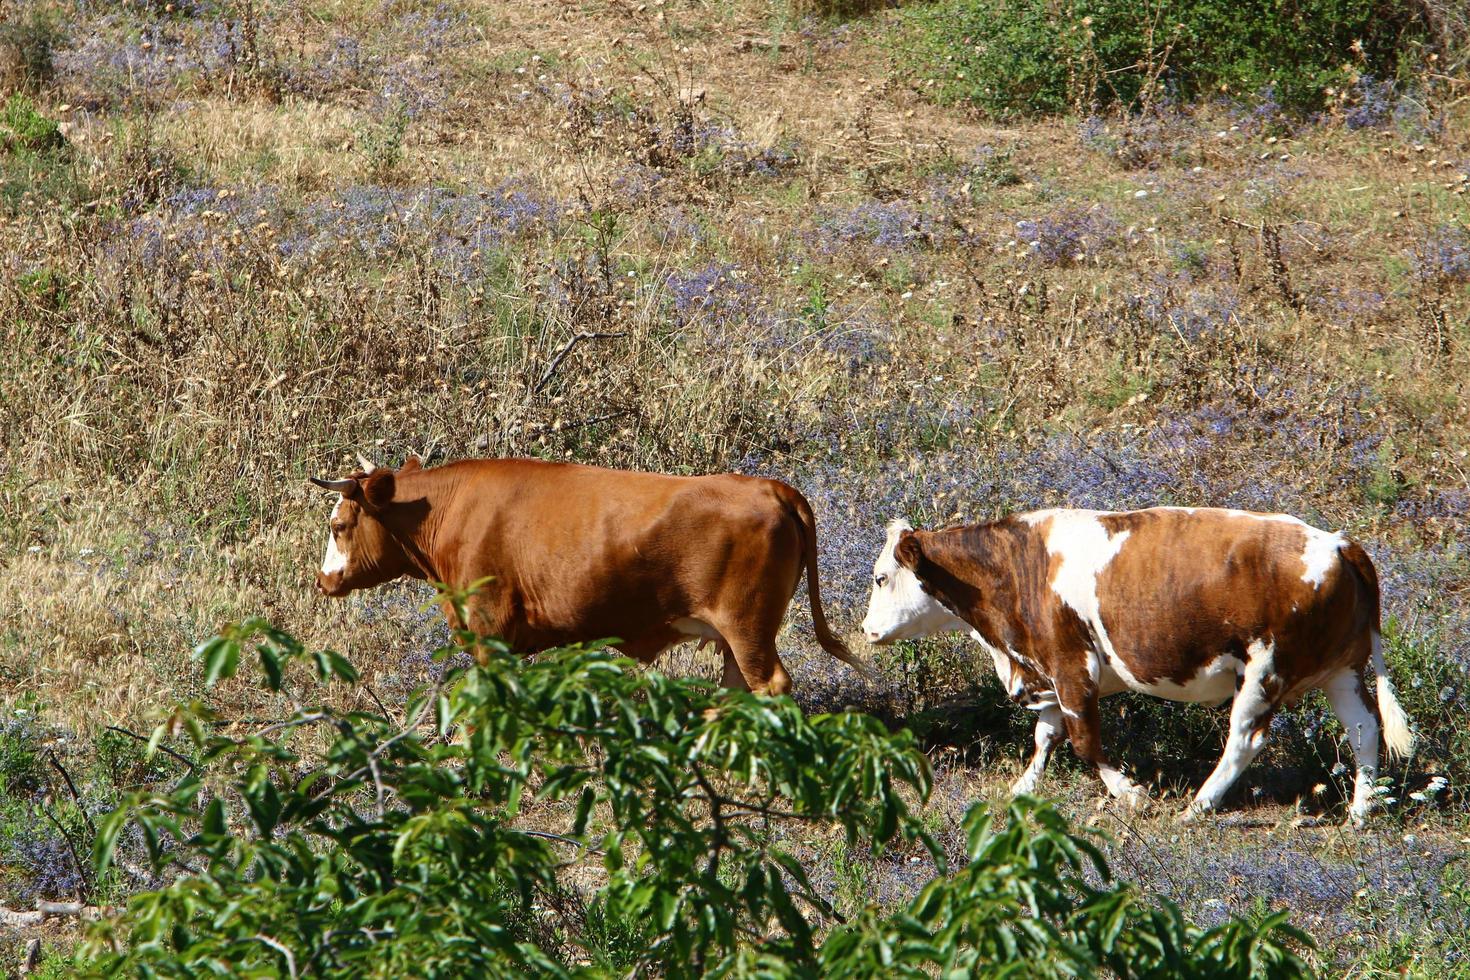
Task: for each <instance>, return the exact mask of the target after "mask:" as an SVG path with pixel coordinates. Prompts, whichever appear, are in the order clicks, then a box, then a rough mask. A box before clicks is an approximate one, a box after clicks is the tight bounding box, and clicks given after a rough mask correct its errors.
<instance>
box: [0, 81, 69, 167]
mask: <svg viewBox="0 0 1470 980" xmlns="http://www.w3.org/2000/svg"><path fill="white" fill-rule="evenodd" d="M64 142H65V140H63V139H62V136H61V127H60V125H58V124H57V122H56V121H55V120H54V119H48V118H46V117H45V116H43V115H41V113H39V112H37V111H36V107H35V106H34V105H33V104H32V103H31V100H30V99H28V98H26V97H25V96H24V95H22V94H21V93H19V92H17V93H15V94H14V95H12V96H11V97H10V98H9V99H8V100H6V102H5V105H4V106H0V149H3V150H4V151H5V152H7V153H10V152H19V151H26V150H53V149H56V148H57V147H59V146H61V145H62V144H63V143H64Z"/></svg>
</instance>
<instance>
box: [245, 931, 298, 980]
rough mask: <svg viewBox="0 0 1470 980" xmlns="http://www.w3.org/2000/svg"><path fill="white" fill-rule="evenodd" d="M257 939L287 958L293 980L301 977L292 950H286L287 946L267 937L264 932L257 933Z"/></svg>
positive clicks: (287, 966)
mask: <svg viewBox="0 0 1470 980" xmlns="http://www.w3.org/2000/svg"><path fill="white" fill-rule="evenodd" d="M255 938H256V939H258V940H260V941H261V942H263V943H265V944H266V945H267V946H269V947H270V948H271V949H273V950H275V951H276V952H278V953H280V954H281V955H282V956H284V957H286V969H287V970H288V971H289V973H290V976H291V980H296V978H297V977H299V976H300V975H301V974H300V973H298V972H297V970H296V956H295V954H293V953H292V952H291V950H289V949H288V948H286V946H284V945H283V944H282V943H281V942H280V941H278V940H276V939H272V938H271V937H270V936H267V935H266V934H265V933H263V932H257V933H256V934H255Z"/></svg>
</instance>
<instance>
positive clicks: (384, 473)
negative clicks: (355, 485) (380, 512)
mask: <svg viewBox="0 0 1470 980" xmlns="http://www.w3.org/2000/svg"><path fill="white" fill-rule="evenodd" d="M361 483H362V495H363V497H364V498H366V500H367V502H368V503H369V504H371V505H372V506H374V507H380V508H381V507H387V506H388V505H389V504H391V503H392V502H393V491H394V489H395V487H394V484H393V472H392V471H391V470H374V471H373V472H372V473H369V474H368V475H367V476H366V477H364V478H363V479H362V481H361Z"/></svg>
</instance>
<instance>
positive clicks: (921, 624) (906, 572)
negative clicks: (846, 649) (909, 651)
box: [863, 520, 969, 643]
mask: <svg viewBox="0 0 1470 980" xmlns="http://www.w3.org/2000/svg"><path fill="white" fill-rule="evenodd" d="M912 530H913V527H912V526H911V525H910V524H909V522H908V521H904V520H897V521H893V522H892V523H890V524H889V525H888V538H887V540H885V541H884V542H883V550H882V551H881V552H879V553H878V560H877V561H876V562H874V563H873V594H872V595H871V596H869V597H868V615H867V616H865V617H864V618H863V633H864V635H866V636H867V638H868V640H869V642H871V643H892V642H894V641H895V640H912V639H916V638H917V637H920V636H928V635H929V634H931V633H940V632H943V631H945V630H954V629H968V628H969V627H968V626H966V625H965V623H964V621H962V620H961V619H959V618H958V617H957V616H955V615H954V614H953V613H951V612H950V611H949V610H948V609H945V608H944V606H942V605H940V603H939V600H937V599H935V598H934V597H933V596H932V595H930V594H929V593H927V592H925V591H924V587H923V586H922V585H920V584H919V577H918V576H917V575H915V574H914V573H913V571H912V570H910V569H908V568H905V567H903V566H902V565H900V564H899V563H898V559H897V558H895V557H894V554H893V549H894V547H895V546H896V545H897V544H898V539H899V538H900V537H901V536H902V535H903V533H904V532H905V531H912Z"/></svg>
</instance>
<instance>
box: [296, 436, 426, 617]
mask: <svg viewBox="0 0 1470 980" xmlns="http://www.w3.org/2000/svg"><path fill="white" fill-rule="evenodd" d="M358 461H359V462H360V463H361V464H362V469H360V470H358V471H357V472H356V473H353V474H352V475H351V476H348V477H345V478H343V479H341V480H318V479H316V478H315V477H312V478H311V482H312V483H314V484H316V485H317V486H319V487H322V488H323V489H326V490H335V491H337V493H339V494H341V497H340V498H339V499H338V500H337V504H336V506H335V507H333V508H332V516H331V517H330V518H329V520H328V528H327V555H326V558H324V559H323V560H322V568H321V571H319V572H317V574H316V588H317V591H318V592H320V593H321V594H322V595H326V596H333V597H341V596H345V595H346V594H347V593H349V592H351V591H353V590H354V589H366V588H371V587H372V586H374V585H382V584H383V583H384V582H390V581H392V580H393V579H395V578H398V577H400V576H402V575H411V574H414V573H415V571H416V569H415V566H414V563H413V561H412V560H411V559H410V558H409V556H408V553H407V551H406V550H405V549H404V546H403V543H402V542H403V538H402V535H403V534H404V533H405V532H406V529H404V528H401V527H399V526H398V525H399V522H398V521H397V520H396V519H395V517H396V515H395V514H394V513H393V511H394V510H395V507H396V505H395V504H394V501H393V496H394V492H395V490H396V483H397V481H396V476H397V474H395V473H394V472H393V471H392V470H387V469H379V468H378V467H375V466H374V465H373V464H372V463H370V462H368V461H367V460H366V459H363V458H362V457H361V456H359V457H358ZM417 468H418V461H417V460H416V459H411V460H410V462H409V464H407V465H405V466H404V467H403V469H402V470H400V471H399V472H400V473H404V472H408V471H409V470H411V469H417Z"/></svg>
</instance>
